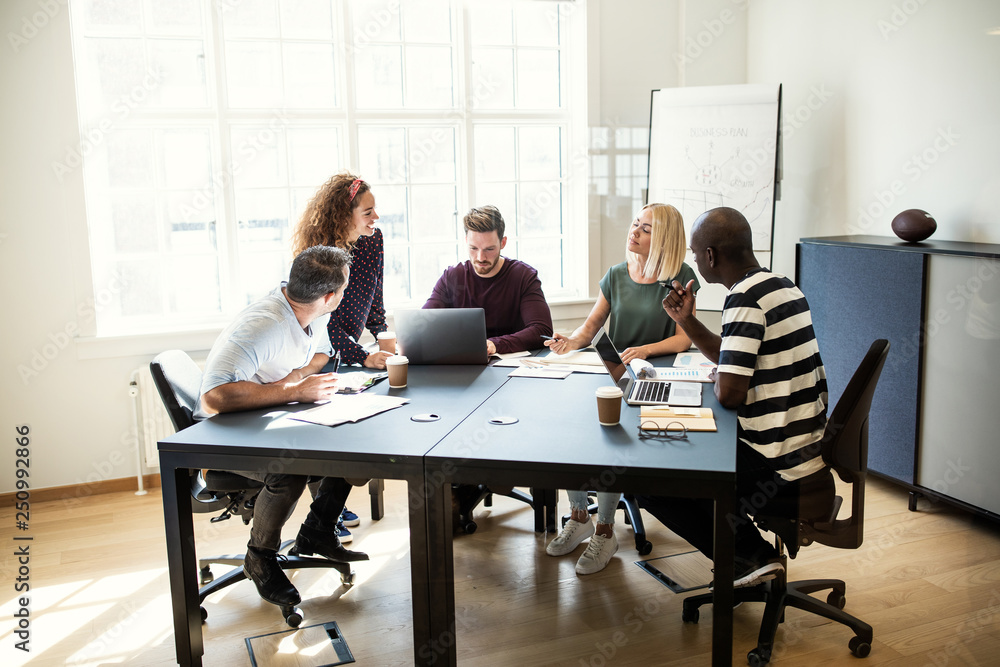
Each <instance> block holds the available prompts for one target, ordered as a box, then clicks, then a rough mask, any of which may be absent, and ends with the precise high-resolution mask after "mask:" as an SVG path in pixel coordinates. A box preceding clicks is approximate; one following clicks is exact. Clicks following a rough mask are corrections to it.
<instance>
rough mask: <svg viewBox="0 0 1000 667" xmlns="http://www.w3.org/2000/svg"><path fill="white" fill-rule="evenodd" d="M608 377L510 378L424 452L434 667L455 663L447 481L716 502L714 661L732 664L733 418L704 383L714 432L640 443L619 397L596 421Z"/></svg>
mask: <svg viewBox="0 0 1000 667" xmlns="http://www.w3.org/2000/svg"><path fill="white" fill-rule="evenodd" d="M654 361H655V360H654ZM556 383H558V384H556ZM609 383H610V378H608V376H606V375H589V374H587V375H584V374H576V373H574V374H573V375H571V376H570V377H568V378H566V379H565V380H541V379H532V378H510V379H509V380H508V381H507V382H506V383H505V384H504V385H503V386H502V387H500V389H498V390H497V392H496V393H494V394H493V395H492V396H490V398H489V400H488V401H486V402H485V403H483V404H482V405H480V406H479V407H478V408H477V409H476V411H475V412H473V413H472V414H471V415H469V417H468V419H466V420H464V421H463V422H462V423H461V425H459V427H458V428H456V429H455V430H454V431H452V432H451V433H449V434H448V435H447V437H445V438H444V440H442V441H441V442H440V443H438V444H437V445H435V447H434V448H433V449H432V450H431V451H430V452H429V453H428V454H427V456H426V457H425V474H426V480H427V481H426V489H425V491H426V493H427V505H428V508H431V506H433V508H432V511H429V512H428V516H427V524H428V527H429V528H430V531H431V543H430V548H431V550H432V552H433V553H436V554H441V555H443V557H435V558H432V559H430V560H429V561H428V562H429V564H430V566H431V571H430V573H429V583H430V591H431V596H432V597H431V614H432V620H431V627H432V634H433V636H434V637H435V641H434V643H432V644H431V645H429V646H428V647H424V649H423V654H424V655H425V656H426V655H433V656H435V658H437V662H435V663H434V664H436V665H454V664H457V663H456V650H455V647H456V643H457V642H456V640H457V639H458V637H456V636H455V577H454V567H453V566H454V561H453V552H452V530H451V522H450V519H451V516H450V514H449V512H448V509H449V507H450V504H449V503H450V500H449V493H448V486H449V485H450V484H451V483H452V482H457V483H472V482H479V483H483V484H486V485H490V484H496V485H511V484H516V485H518V486H533V487H547V488H553V487H554V488H557V489H589V490H600V491H623V492H630V493H644V494H653V495H656V494H659V495H675V496H681V497H691V498H713V499H714V500H715V581H716V582H720V583H719V585H717V586H716V587H715V602H714V604H713V615H712V623H713V626H712V628H713V630H712V664H713V665H727V666H729V665H731V664H732V643H733V642H732V623H733V619H732V606H733V588H732V582H733V548H734V544H733V541H734V534H733V531H732V530H731V529H730V528H729V524H728V522H727V521H726V517H727V516H728V515H729V514H730V513H731V512H733V511H734V510H735V498H734V495H735V485H736V414H735V412H733V411H730V410H726V409H724V408H722V406H721V405H720V404H719V403H718V401H717V400H716V398H715V395H714V393H713V391H712V388H711V385H705V387H704V390H703V392H702V393H703V403H702V405H703V407H710V408H712V411H713V413H714V415H715V420H716V424H717V427H718V431H716V432H701V433H695V432H689V433H688V434H687V440H686V441H684V440H681V441H677V440H659V439H656V440H653V439H645V440H640V439H639V437H638V427H639V408H637V407H628V406H626V405H625V404H624V403H623V404H622V416H621V422H620V423H619V425H618V426H613V427H608V426H601V425H600V424H599V423H598V421H597V405H596V399H595V397H594V392H595V390H596V389H597V388H598V387H600V386H604V385H607V384H609ZM515 420H516V421H515ZM509 422H513V423H509ZM720 612H721V613H720ZM674 620H676V621H677V622H679V620H680V619H679V618H678V619H670V620H667V619H664V622H674Z"/></svg>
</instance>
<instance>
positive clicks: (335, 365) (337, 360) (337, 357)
mask: <svg viewBox="0 0 1000 667" xmlns="http://www.w3.org/2000/svg"><path fill="white" fill-rule="evenodd" d="M339 371H340V350H337V354H335V355H333V372H334V373H337V372H339Z"/></svg>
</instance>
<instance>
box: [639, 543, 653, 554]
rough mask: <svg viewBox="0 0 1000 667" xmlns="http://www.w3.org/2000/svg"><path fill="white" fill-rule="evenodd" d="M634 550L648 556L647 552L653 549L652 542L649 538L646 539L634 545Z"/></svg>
mask: <svg viewBox="0 0 1000 667" xmlns="http://www.w3.org/2000/svg"><path fill="white" fill-rule="evenodd" d="M636 550H637V551H638V552H639V555H640V556H648V555H649V553H650V552H651V551H652V550H653V543H652V542H650V541H649V540H646V541H645V542H643V543H642V544H640V545H638V546H637V547H636Z"/></svg>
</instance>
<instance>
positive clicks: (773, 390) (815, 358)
mask: <svg viewBox="0 0 1000 667" xmlns="http://www.w3.org/2000/svg"><path fill="white" fill-rule="evenodd" d="M719 372H720V373H732V374H734V375H744V376H749V377H750V388H749V391H748V392H747V397H746V400H745V401H744V402H743V405H741V406H740V407H739V409H738V410H737V416H738V419H739V422H738V423H739V431H738V434H739V439H740V441H741V442H744V443H746V444H747V445H749V446H750V447H752V448H753V449H754V450H755V451H757V452H758V453H760V454H761V455H762V456H763V457H764V458H765V459H767V462H768V463H769V464H770V465H771V466H772V467H773V468H774V470H775V471H776V472H778V473H779V474H780V475H781V476H782V478H784V479H786V480H788V481H792V480H796V479H801V478H803V477H805V476H806V475H809V474H810V473H813V472H816V471H818V470H821V469H822V468H823V465H824V464H823V459H822V458H821V456H820V453H821V452H820V447H819V442H820V440H822V438H823V430H824V428H825V427H826V404H827V388H826V370H825V369H824V368H823V360H822V359H820V356H819V346H818V344H817V342H816V334H815V332H813V326H812V315H811V314H810V312H809V304H808V303H806V298H805V296H803V294H802V292H801V291H799V288H798V287H796V286H795V284H794V283H792V281H791V280H789V279H788V278H786V277H784V276H781V275H778V274H776V273H771V272H770V271H767V270H766V269H762V270H760V271H756V272H753V273H750V274H748V275H747V276H746V277H744V278H743V279H742V280H740V281H739V282H737V283H736V284H735V285H733V287H732V289H730V290H729V294H728V295H727V296H726V301H725V304H724V306H723V310H722V345H721V349H720V354H719ZM809 445H814V446H812V447H810V446H809Z"/></svg>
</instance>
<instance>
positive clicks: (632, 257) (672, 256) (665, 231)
mask: <svg viewBox="0 0 1000 667" xmlns="http://www.w3.org/2000/svg"><path fill="white" fill-rule="evenodd" d="M647 208H648V209H651V211H652V218H653V230H652V232H651V235H652V238H651V239H650V241H649V257H648V258H647V259H646V266H645V267H644V268H643V271H642V275H643V277H644V278H647V279H650V278H652V279H656V280H670V279H671V278H673V277H675V276H676V275H677V273H678V272H679V271H680V270H681V265H682V264H683V263H684V255H685V253H686V251H687V250H686V249H687V237H686V236H685V235H684V218H683V217H682V216H681V212H680V211H678V210H677V209H676V208H674V207H673V206H671V205H670V204H646V205H645V206H643V207H642V209H641V210H640V211H639V213H640V214H642V212H643V211H645V210H646V209H647ZM625 258H626V259H627V260H628V262H629V263H630V264H633V263H636V262H638V261H639V256H638V255H636V254H635V253H634V252H632V251H630V250H626V251H625Z"/></svg>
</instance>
